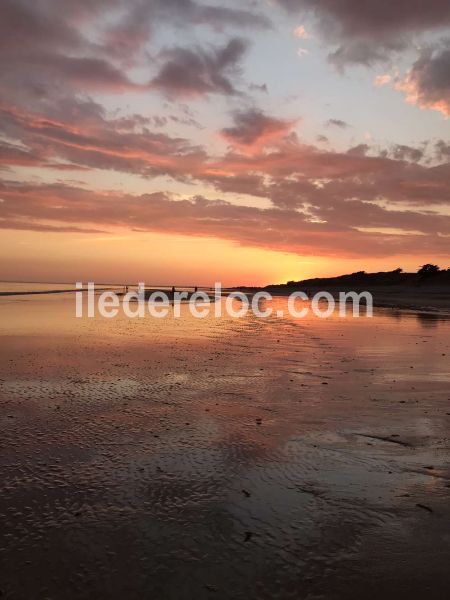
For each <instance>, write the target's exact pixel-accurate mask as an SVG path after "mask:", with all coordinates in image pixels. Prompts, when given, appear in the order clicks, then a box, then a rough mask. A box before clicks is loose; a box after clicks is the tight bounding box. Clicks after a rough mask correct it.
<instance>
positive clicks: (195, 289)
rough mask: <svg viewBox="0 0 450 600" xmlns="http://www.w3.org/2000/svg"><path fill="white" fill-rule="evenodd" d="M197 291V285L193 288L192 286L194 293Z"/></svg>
mask: <svg viewBox="0 0 450 600" xmlns="http://www.w3.org/2000/svg"><path fill="white" fill-rule="evenodd" d="M197 292H198V287H197V286H195V288H194V294H196V293H197Z"/></svg>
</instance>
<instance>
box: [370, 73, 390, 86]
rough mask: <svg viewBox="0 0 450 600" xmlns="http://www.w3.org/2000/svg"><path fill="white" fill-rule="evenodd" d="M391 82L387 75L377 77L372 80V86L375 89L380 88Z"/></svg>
mask: <svg viewBox="0 0 450 600" xmlns="http://www.w3.org/2000/svg"><path fill="white" fill-rule="evenodd" d="M391 80H392V76H391V75H389V74H384V75H377V76H376V77H375V79H374V80H373V84H374V86H375V87H382V86H383V85H387V84H388V83H390V81H391Z"/></svg>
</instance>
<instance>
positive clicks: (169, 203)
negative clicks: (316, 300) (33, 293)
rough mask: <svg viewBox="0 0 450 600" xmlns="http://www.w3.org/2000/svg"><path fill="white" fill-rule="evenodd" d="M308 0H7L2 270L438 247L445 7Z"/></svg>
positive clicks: (330, 268) (174, 275)
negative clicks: (369, 6) (366, 6)
mask: <svg viewBox="0 0 450 600" xmlns="http://www.w3.org/2000/svg"><path fill="white" fill-rule="evenodd" d="M397 4H398V3H397ZM397 4H396V6H397ZM400 4H402V3H399V4H398V6H399V7H400ZM314 5H315V8H314V9H311V3H310V2H308V1H307V0H298V1H297V2H295V1H290V0H277V1H274V2H270V3H269V2H264V1H256V2H251V1H248V2H242V1H240V2H237V1H234V0H232V1H229V2H227V5H226V7H224V5H223V3H220V2H215V1H211V2H210V3H208V4H206V3H201V2H194V1H193V0H192V1H189V2H181V1H180V2H178V1H171V2H164V1H162V0H152V1H148V2H141V1H139V0H135V1H133V2H123V1H122V0H113V1H112V2H103V1H101V0H98V1H96V2H87V1H80V2H66V1H63V2H57V3H56V2H53V1H51V0H47V1H45V2H39V3H32V2H26V1H22V0H20V1H12V0H6V1H5V2H3V3H2V8H1V12H2V15H1V16H2V19H1V23H2V25H1V28H2V42H1V44H2V55H1V61H2V69H1V73H0V88H1V92H2V93H1V96H2V102H1V104H0V124H1V140H0V169H1V175H2V183H1V184H0V227H1V229H2V231H3V232H2V236H1V241H0V253H1V257H2V262H1V270H0V277H1V278H3V279H22V280H26V279H32V280H50V281H67V280H72V279H73V278H78V279H83V280H87V279H89V278H95V279H97V280H109V281H136V280H141V279H146V280H157V282H160V283H170V282H172V281H173V282H180V283H189V282H193V283H199V284H205V285H206V284H212V283H213V282H214V281H215V280H217V279H220V280H222V281H223V282H224V284H230V285H231V284H265V283H269V282H281V281H285V280H288V279H300V278H302V277H309V276H314V275H318V276H320V275H332V274H336V273H339V272H345V271H349V270H350V271H351V270H360V269H365V270H371V269H373V270H382V269H385V270H386V269H391V268H392V269H394V268H396V267H398V266H401V267H403V268H404V269H410V270H416V269H417V267H418V266H419V264H421V262H422V260H423V258H426V260H428V261H430V262H436V263H438V264H440V263H442V262H443V263H446V262H447V261H446V259H447V258H448V254H449V235H450V233H449V232H450V227H449V219H450V215H449V213H448V205H449V191H450V184H449V181H450V167H449V157H450V146H449V144H448V121H447V120H446V117H447V116H448V114H449V107H450V95H449V94H450V88H449V83H448V77H447V80H445V73H448V72H449V69H450V61H449V56H450V54H449V52H450V50H449V47H448V38H447V41H445V39H444V38H443V37H442V36H441V35H440V34H441V33H442V31H443V28H445V26H446V25H447V26H448V23H449V20H450V11H449V9H448V3H441V2H440V1H438V0H436V1H433V2H430V3H427V7H424V8H422V9H421V15H420V19H419V18H415V17H414V10H413V9H411V8H410V7H409V8H408V11H407V12H408V14H407V15H406V14H405V13H403V12H402V11H401V9H400V8H398V9H395V10H394V9H393V8H392V6H391V4H389V3H381V4H380V9H379V14H377V19H376V20H374V19H373V18H369V17H368V16H367V15H366V14H365V13H364V11H363V10H360V9H359V6H360V5H359V3H358V2H356V1H355V2H353V1H348V2H343V3H331V2H328V1H325V0H324V1H320V2H319V1H318V2H316V3H314ZM384 5H386V7H385V10H383V9H382V6H384ZM367 12H368V13H369V12H370V11H367ZM380 32H381V33H380ZM299 42H301V44H302V47H301V48H300V47H299ZM393 65H394V66H393ZM380 73H381V74H380Z"/></svg>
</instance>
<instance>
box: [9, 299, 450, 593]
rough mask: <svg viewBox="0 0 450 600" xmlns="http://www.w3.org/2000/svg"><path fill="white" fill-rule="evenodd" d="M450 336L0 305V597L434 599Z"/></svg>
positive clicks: (388, 327)
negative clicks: (84, 314) (91, 315)
mask: <svg viewBox="0 0 450 600" xmlns="http://www.w3.org/2000/svg"><path fill="white" fill-rule="evenodd" d="M285 302H286V301H285V300H284V299H282V298H278V299H276V300H274V303H275V304H277V305H278V306H279V307H282V308H284V307H285ZM449 334H450V321H448V320H445V319H440V318H439V317H437V316H433V315H428V316H427V315H417V314H414V313H405V312H399V311H397V312H395V311H391V310H382V309H380V310H378V311H376V312H375V316H374V318H373V319H367V318H360V319H352V318H347V319H342V318H339V317H337V316H336V317H332V318H330V319H318V318H316V317H308V318H306V319H301V320H295V319H292V318H282V319H281V318H277V317H272V318H268V319H258V318H256V317H254V316H253V315H251V314H249V315H248V316H247V317H245V318H243V319H232V318H230V317H222V318H220V319H215V318H213V317H212V316H211V317H207V318H205V319H194V318H193V317H191V316H190V314H189V312H188V307H187V306H183V307H182V316H181V318H179V319H172V318H166V319H155V318H151V317H150V316H147V317H146V318H144V319H126V318H125V317H117V318H115V319H110V320H107V319H101V318H95V319H75V317H74V299H73V297H72V296H71V297H62V296H60V297H49V296H46V297H40V298H39V300H37V299H30V298H26V299H23V298H22V299H18V298H14V299H11V298H2V299H1V300H0V338H1V343H0V369H1V370H0V426H1V431H2V437H1V440H0V444H1V446H2V452H1V458H0V475H1V478H0V521H1V523H2V529H3V534H2V537H1V541H0V564H1V565H2V566H1V571H0V572H1V575H0V589H1V590H2V592H3V595H4V596H5V597H6V598H13V599H21V600H23V599H26V600H28V599H42V598H51V599H58V600H59V599H62V598H64V599H65V600H66V599H71V598H74V599H78V598H96V599H103V598H105V599H116V598H117V599H123V598H127V599H134V598H136V599H142V598H149V599H152V600H153V599H155V600H156V599H157V600H160V599H166V598H167V599H169V598H170V599H172V598H174V599H177V600H179V599H190V598H196V599H197V598H200V599H202V598H221V599H222V598H233V599H234V598H236V599H239V598H246V599H248V598H251V599H257V598H258V599H265V598H282V599H288V598H295V599H298V598H308V599H319V598H326V599H333V598H338V599H346V600H347V599H353V598H355V599H356V598H358V600H359V599H361V598H366V599H367V598H374V599H375V598H397V599H398V598H423V597H427V598H436V599H437V598H442V597H444V596H445V592H444V590H445V589H447V588H448V586H449V584H450V574H449V572H448V557H449V555H450V503H449V500H450V468H449V456H450V402H449V399H450V392H449V390H450V374H449V373H450V368H449V367H450V335H449Z"/></svg>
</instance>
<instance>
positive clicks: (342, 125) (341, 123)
mask: <svg viewBox="0 0 450 600" xmlns="http://www.w3.org/2000/svg"><path fill="white" fill-rule="evenodd" d="M325 126H326V127H332V126H334V127H339V128H340V129H348V128H349V127H350V125H349V124H348V123H346V122H345V121H342V120H341V119H328V121H327V122H326V123H325Z"/></svg>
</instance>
